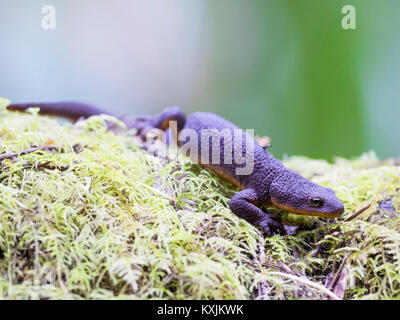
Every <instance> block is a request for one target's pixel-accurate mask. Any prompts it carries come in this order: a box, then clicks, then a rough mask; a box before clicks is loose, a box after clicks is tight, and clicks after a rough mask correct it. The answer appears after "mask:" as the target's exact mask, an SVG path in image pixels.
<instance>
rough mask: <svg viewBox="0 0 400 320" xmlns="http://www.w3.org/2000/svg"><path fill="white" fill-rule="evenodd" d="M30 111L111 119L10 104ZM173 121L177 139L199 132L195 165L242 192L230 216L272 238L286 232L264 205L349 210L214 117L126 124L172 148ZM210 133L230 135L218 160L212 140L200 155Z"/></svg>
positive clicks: (174, 114)
mask: <svg viewBox="0 0 400 320" xmlns="http://www.w3.org/2000/svg"><path fill="white" fill-rule="evenodd" d="M29 107H39V108H40V113H41V114H46V115H55V116H61V117H66V118H69V119H72V120H77V119H79V118H81V117H84V118H87V117H89V116H92V115H99V114H109V115H110V114H111V113H110V112H107V111H104V110H101V109H99V108H96V107H92V106H90V105H86V104H80V103H70V102H63V103H24V104H11V105H9V106H8V109H9V110H17V111H24V110H26V109H27V108H29ZM111 115H112V114H111ZM117 118H118V117H117ZM120 119H121V120H123V121H124V119H123V118H121V117H120ZM171 121H175V124H176V129H177V133H178V134H179V133H181V132H184V131H185V130H191V131H192V132H195V133H197V136H198V139H199V144H198V150H197V151H198V153H197V159H194V160H198V162H199V163H200V165H202V166H204V167H205V168H206V169H208V170H210V171H213V172H215V173H216V174H217V175H219V176H221V177H222V178H224V179H226V180H228V181H229V182H231V183H233V184H234V185H236V186H237V187H238V188H239V190H240V191H238V192H237V193H236V194H235V195H234V196H233V197H232V198H231V199H230V202H229V207H230V209H231V211H232V212H233V213H234V214H236V215H237V216H238V217H240V218H243V219H245V220H246V221H248V222H249V223H251V224H253V225H255V226H259V227H261V228H262V229H263V230H265V232H266V234H267V235H268V236H271V235H272V234H273V233H274V232H284V230H283V226H282V224H281V223H280V222H279V221H277V217H276V216H275V215H273V214H271V213H268V212H265V211H263V210H262V209H260V207H259V206H262V205H272V206H274V207H276V208H279V209H282V210H284V211H287V212H291V213H295V214H301V215H311V216H318V217H324V218H335V217H339V216H341V214H342V213H343V211H344V206H343V204H342V202H341V201H340V200H339V199H338V197H337V196H336V194H335V192H334V191H333V190H332V189H329V188H326V187H323V186H320V185H318V184H316V183H314V182H312V181H310V180H308V179H306V178H305V177H303V176H301V175H300V174H298V173H296V172H294V171H291V170H289V169H288V168H286V167H285V166H284V165H283V164H282V163H281V162H280V161H278V160H277V159H276V158H274V157H273V156H272V155H271V154H270V153H269V152H268V151H267V150H266V149H264V148H263V147H261V146H260V144H259V143H258V142H257V141H256V140H255V139H254V138H253V137H250V139H253V140H248V139H249V135H247V134H246V132H245V131H243V130H241V129H240V128H239V127H237V126H235V125H234V124H232V123H231V122H229V121H228V120H226V119H224V118H222V117H220V116H218V115H216V114H214V113H208V112H194V113H192V114H191V115H189V116H186V115H185V113H184V112H183V111H182V110H181V109H180V108H179V107H170V108H167V109H165V110H164V111H163V112H161V113H159V114H157V115H155V116H149V117H141V118H137V119H136V120H135V121H126V123H127V126H128V127H129V128H136V129H137V130H138V133H139V134H140V135H141V136H142V137H144V136H145V135H146V134H147V132H148V131H149V130H151V129H154V128H156V129H161V130H163V131H165V132H166V133H167V134H166V137H167V142H168V143H169V142H170V141H169V139H171V138H173V137H172V134H171V132H170V125H169V124H170V123H171ZM205 129H206V130H209V131H211V135H210V136H207V139H208V138H209V139H210V140H211V142H212V141H213V140H212V139H213V137H215V136H213V132H215V134H218V133H219V132H221V131H222V130H225V133H226V132H228V135H227V136H226V135H225V136H221V135H220V134H219V135H218V136H217V140H219V141H217V142H219V145H218V148H219V149H218V150H214V151H216V152H217V155H219V157H218V158H217V159H214V158H213V159H211V157H212V155H215V152H214V153H213V150H212V147H213V146H214V143H213V142H212V143H211V144H210V143H209V142H210V141H208V143H207V144H205V145H206V146H207V147H206V148H209V150H208V151H209V152H208V153H207V154H208V156H207V158H204V157H202V156H199V155H200V154H201V153H202V151H204V150H202V146H203V147H204V142H206V141H202V138H201V137H202V135H201V132H202V131H203V130H205ZM203 132H204V131H203ZM235 132H236V134H237V132H239V135H240V137H239V139H231V140H230V141H229V142H230V145H229V146H228V144H227V143H228V140H226V139H227V137H228V138H229V136H231V137H234V136H235ZM203 139H204V137H203ZM225 140H226V141H225ZM249 141H250V142H251V145H252V148H251V152H250V153H248V152H247V149H246V143H247V144H250V143H249ZM187 142H188V140H187V139H186V140H185V141H178V145H179V146H180V147H181V148H183V147H184V146H185V143H187ZM227 146H228V147H229V148H230V152H229V150H228V153H227V152H226V148H225V147H227ZM238 150H239V153H241V155H242V156H244V158H245V161H244V162H243V163H242V162H241V163H239V162H238V161H237V160H236V158H235V157H234V156H232V155H233V154H234V152H237V151H238ZM246 152H247V153H246ZM228 158H229V159H228ZM210 160H213V161H210ZM215 160H217V161H215ZM248 161H252V162H253V167H252V171H251V172H250V173H249V174H238V169H240V168H242V169H243V168H244V167H245V166H246V165H247V164H248Z"/></svg>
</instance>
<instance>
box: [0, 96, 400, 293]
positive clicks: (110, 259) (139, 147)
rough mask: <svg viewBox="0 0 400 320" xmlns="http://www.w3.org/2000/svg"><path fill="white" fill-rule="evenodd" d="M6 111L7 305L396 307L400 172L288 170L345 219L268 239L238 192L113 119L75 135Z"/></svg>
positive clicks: (314, 221)
mask: <svg viewBox="0 0 400 320" xmlns="http://www.w3.org/2000/svg"><path fill="white" fill-rule="evenodd" d="M5 104H6V103H5V102H3V103H2V108H1V110H0V116H1V118H0V141H1V143H0V150H1V151H0V156H1V158H0V169H1V170H0V298H2V299H115V298H118V299H121V298H122V299H396V298H399V297H400V234H399V228H400V216H399V213H400V201H399V199H400V167H399V166H398V163H396V161H395V160H391V159H388V160H385V161H381V160H379V159H378V158H377V157H376V155H375V154H374V153H373V152H369V153H367V154H364V155H362V156H360V157H359V158H357V159H353V160H346V159H342V158H335V159H334V160H333V163H329V162H327V161H322V160H311V159H307V158H304V157H288V158H286V159H284V160H283V162H284V163H285V165H286V166H288V167H289V168H290V169H292V170H295V171H297V172H299V173H300V174H302V175H304V176H306V177H307V178H309V179H311V180H313V181H315V182H317V183H319V184H321V185H324V186H327V187H330V188H332V189H334V190H335V191H336V193H337V195H338V196H339V198H340V199H341V200H342V201H343V203H344V205H345V208H346V210H345V213H344V215H343V217H342V218H340V219H336V220H327V219H318V218H314V217H306V216H296V215H292V214H288V213H279V214H281V215H282V219H283V221H284V223H285V224H286V227H287V230H289V231H290V232H289V233H290V235H275V236H273V237H264V236H263V234H262V232H261V230H259V229H257V228H255V227H254V226H252V225H250V224H249V223H247V222H246V221H244V220H242V219H239V218H238V217H236V216H235V215H234V214H232V213H231V211H230V210H229V206H228V203H229V199H230V197H231V196H232V195H233V194H234V193H235V192H236V191H237V190H236V189H235V187H234V186H232V185H230V184H229V183H227V182H225V181H222V180H221V179H219V178H218V177H217V176H215V175H214V174H212V173H210V172H208V171H206V170H205V169H203V168H201V167H199V166H198V165H195V164H193V163H192V162H191V161H190V160H189V159H188V158H186V157H184V156H183V155H179V156H178V157H177V158H176V159H173V160H168V161H167V160H166V159H165V158H163V157H160V156H157V155H154V152H153V153H151V152H149V151H148V150H145V148H143V144H142V143H141V142H140V141H139V140H138V139H137V138H136V137H135V136H134V135H133V132H131V131H129V130H126V129H125V128H124V126H123V124H122V123H120V122H119V121H118V120H117V119H114V118H112V117H108V116H95V117H91V118H89V119H87V120H85V121H79V122H78V123H76V124H71V123H68V122H60V121H58V120H57V119H54V118H53V119H52V118H49V117H43V116H39V115H38V113H37V110H35V109H32V110H31V112H30V113H26V114H21V113H15V112H9V111H7V110H6V109H5ZM106 122H108V123H109V122H114V123H115V124H116V125H118V126H120V127H121V130H120V131H119V132H118V133H114V132H112V131H108V130H107V124H106ZM151 147H155V148H162V147H161V146H151ZM160 150H161V149H160ZM272 151H273V149H272ZM362 208H366V209H365V210H361V211H360V209H362ZM269 210H272V211H273V210H274V209H273V208H269ZM357 211H358V214H356V215H355V213H357Z"/></svg>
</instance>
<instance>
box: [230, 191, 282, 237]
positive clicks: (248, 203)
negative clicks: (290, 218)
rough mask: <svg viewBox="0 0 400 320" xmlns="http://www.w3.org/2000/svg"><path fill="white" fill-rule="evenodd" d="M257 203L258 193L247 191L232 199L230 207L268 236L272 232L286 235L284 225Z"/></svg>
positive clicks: (237, 194)
mask: <svg viewBox="0 0 400 320" xmlns="http://www.w3.org/2000/svg"><path fill="white" fill-rule="evenodd" d="M257 201H258V195H257V193H256V192H255V191H254V190H253V189H245V190H243V191H240V192H238V193H236V194H235V195H234V196H233V197H232V199H231V201H230V203H229V206H230V208H231V210H232V212H233V213H234V214H236V215H237V216H239V217H240V218H243V219H245V220H247V221H248V222H250V223H251V224H253V225H257V226H260V227H261V228H263V229H264V230H265V232H266V233H267V235H268V236H271V235H272V231H280V232H281V233H284V229H283V226H282V224H281V223H279V222H277V221H275V220H274V218H275V217H274V216H273V215H272V214H270V213H266V212H264V211H262V210H261V209H260V208H258V207H257V206H256V205H254V203H255V202H257Z"/></svg>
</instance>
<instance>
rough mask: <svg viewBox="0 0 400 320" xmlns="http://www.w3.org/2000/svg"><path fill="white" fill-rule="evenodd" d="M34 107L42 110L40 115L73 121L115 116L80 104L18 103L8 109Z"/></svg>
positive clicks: (21, 109)
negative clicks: (100, 116) (92, 117)
mask: <svg viewBox="0 0 400 320" xmlns="http://www.w3.org/2000/svg"><path fill="white" fill-rule="evenodd" d="M34 107H37V108H40V111H39V113H40V114H43V115H49V116H56V117H62V118H68V119H71V120H73V121H76V120H78V119H79V118H82V117H83V118H88V117H90V116H94V115H99V114H107V115H112V116H115V115H114V114H112V113H110V112H108V111H105V110H102V109H100V108H97V107H93V106H91V105H88V104H84V103H78V102H40V103H16V104H10V105H9V106H8V107H7V109H8V110H13V111H25V110H26V109H28V108H34Z"/></svg>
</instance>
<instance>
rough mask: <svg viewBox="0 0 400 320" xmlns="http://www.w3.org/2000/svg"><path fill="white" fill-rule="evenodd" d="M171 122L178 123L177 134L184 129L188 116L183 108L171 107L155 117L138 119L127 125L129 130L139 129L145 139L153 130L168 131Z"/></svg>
mask: <svg viewBox="0 0 400 320" xmlns="http://www.w3.org/2000/svg"><path fill="white" fill-rule="evenodd" d="M170 121H175V122H176V128H177V132H180V131H181V130H182V129H183V127H184V125H185V122H186V116H185V114H184V112H183V111H182V109H181V108H179V107H176V106H174V107H169V108H166V109H165V110H164V111H163V112H161V113H159V114H157V115H155V116H149V117H139V118H136V119H134V120H133V121H132V122H131V123H127V125H128V127H129V128H135V129H137V131H138V134H139V135H140V136H141V137H142V138H145V137H146V135H147V133H148V132H149V131H150V130H151V129H160V130H163V131H166V130H167V129H168V128H169V127H170Z"/></svg>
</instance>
